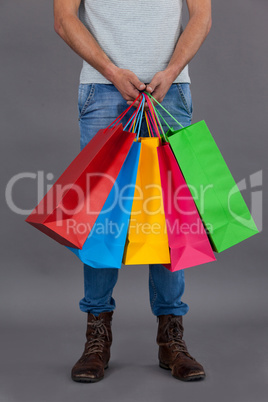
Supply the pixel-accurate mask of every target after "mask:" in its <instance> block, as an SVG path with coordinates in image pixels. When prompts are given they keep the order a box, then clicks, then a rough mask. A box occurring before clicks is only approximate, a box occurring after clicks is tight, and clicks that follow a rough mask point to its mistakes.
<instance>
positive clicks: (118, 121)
mask: <svg viewBox="0 0 268 402" xmlns="http://www.w3.org/2000/svg"><path fill="white" fill-rule="evenodd" d="M140 96H141V93H139V95H138V96H137V98H136V99H135V100H134V101H133V102H132V103H131V105H130V106H129V107H128V108H127V109H126V110H124V112H123V113H121V114H120V115H119V116H118V117H117V118H116V119H115V120H114V121H112V123H111V124H109V126H108V127H106V130H107V129H108V128H110V127H112V126H116V125H117V124H119V123H120V121H121V120H122V119H123V117H124V116H125V115H126V114H127V112H128V111H129V110H130V109H131V108H132V106H133V105H134V103H135V102H137V100H138V99H139V97H140Z"/></svg>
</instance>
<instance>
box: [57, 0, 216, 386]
mask: <svg viewBox="0 0 268 402" xmlns="http://www.w3.org/2000/svg"><path fill="white" fill-rule="evenodd" d="M186 1H187V6H188V11H189V21H188V24H187V25H186V27H185V30H184V31H182V27H181V12H182V2H183V0H168V1H166V0H157V1H152V0H125V1H124V0H102V1H99V0H54V15H55V31H56V32H57V33H58V34H59V35H60V36H61V37H62V39H63V40H64V41H65V42H66V43H67V44H68V45H69V46H70V47H71V48H72V49H73V50H74V51H75V52H76V53H77V54H78V55H79V56H80V57H81V58H82V59H83V68H82V71H81V75H80V85H79V101H78V106H79V124H80V132H81V137H80V139H81V140H80V145H81V148H83V147H84V146H85V145H86V144H87V143H88V142H89V141H90V139H91V138H92V137H93V136H94V135H95V134H96V133H97V131H98V130H99V129H100V128H103V127H106V126H108V125H109V124H110V123H111V122H112V121H113V120H114V119H115V118H116V117H117V116H118V115H119V114H120V113H122V112H123V111H124V110H125V109H126V107H127V106H128V105H129V104H131V103H132V102H133V101H134V100H135V99H136V98H137V96H138V95H139V91H143V90H145V89H146V91H147V92H149V93H151V94H152V95H153V96H154V98H155V99H156V100H157V101H158V102H160V103H162V104H163V106H164V107H166V109H167V110H169V111H170V112H171V113H172V114H173V115H174V117H176V119H177V120H178V121H180V122H181V123H182V124H183V125H184V126H187V125H189V124H191V117H192V100H191V92H190V78H189V74H188V63H189V61H190V60H191V59H192V58H193V56H194V55H195V54H196V52H197V51H198V49H199V48H200V46H201V45H202V43H203V41H204V39H205V38H206V36H207V34H208V32H209V30H210V27H211V0H186ZM78 13H79V16H78ZM135 106H137V105H136V104H135ZM126 118H127V117H126ZM167 121H168V124H172V125H174V122H172V121H171V120H169V118H167ZM141 130H142V131H141V136H144V135H147V134H146V125H145V121H144V119H143V121H142V129H141ZM117 276H118V270H117V269H113V268H110V269H94V268H92V267H90V266H87V265H85V266H84V281H85V296H84V298H83V299H82V300H81V301H80V309H81V310H82V311H84V312H87V313H88V314H87V324H88V325H87V333H86V338H87V341H86V344H85V349H84V352H83V354H82V356H81V358H80V359H79V360H78V361H77V363H76V364H75V365H74V367H73V369H72V379H73V380H74V381H80V382H96V381H99V380H101V379H102V378H103V377H104V369H105V368H107V367H108V361H109V358H110V346H111V342H112V332H111V320H112V315H113V310H114V309H115V301H114V299H113V297H112V292H113V288H114V286H115V284H116V281H117ZM149 292H150V303H151V308H152V312H153V314H154V315H156V316H157V317H158V324H159V325H158V333H157V343H158V345H159V364H160V367H162V368H165V369H170V370H171V371H172V375H173V376H174V377H175V378H177V379H180V380H183V381H189V380H199V379H202V378H204V377H205V371H204V368H203V367H202V365H201V364H200V363H198V362H197V361H196V360H195V359H194V358H193V357H192V356H191V355H190V354H189V352H188V350H187V347H186V344H185V342H184V340H183V339H182V337H183V325H182V316H183V315H185V314H186V313H187V311H188V306H187V305H186V304H185V303H183V302H182V301H181V297H182V295H183V292H184V272H183V271H177V272H174V273H171V272H170V271H168V270H167V269H166V268H165V267H163V266H162V265H159V264H158V265H156V264H154V265H150V267H149Z"/></svg>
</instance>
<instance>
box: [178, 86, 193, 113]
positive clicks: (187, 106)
mask: <svg viewBox="0 0 268 402" xmlns="http://www.w3.org/2000/svg"><path fill="white" fill-rule="evenodd" d="M177 87H178V90H179V94H180V96H181V98H182V102H183V104H184V106H185V109H186V111H187V113H189V115H190V116H191V115H192V112H191V111H190V108H189V105H188V102H187V100H186V98H185V96H184V93H183V90H182V88H181V86H180V84H178V85H177Z"/></svg>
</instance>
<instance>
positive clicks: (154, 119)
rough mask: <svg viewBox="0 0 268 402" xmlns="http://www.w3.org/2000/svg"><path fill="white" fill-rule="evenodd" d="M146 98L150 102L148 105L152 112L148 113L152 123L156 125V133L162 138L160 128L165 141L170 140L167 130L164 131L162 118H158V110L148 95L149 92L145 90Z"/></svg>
mask: <svg viewBox="0 0 268 402" xmlns="http://www.w3.org/2000/svg"><path fill="white" fill-rule="evenodd" d="M145 99H146V101H147V104H148V107H149V110H150V113H149V114H148V116H149V119H150V122H151V125H152V126H153V127H154V129H155V132H156V134H157V135H158V137H159V138H161V134H160V132H159V128H160V129H161V132H162V135H163V137H164V139H165V141H166V142H167V141H168V140H167V138H166V135H165V132H164V130H163V127H162V124H161V122H160V120H159V118H158V115H157V110H156V108H155V107H154V105H153V103H152V101H151V99H150V98H149V97H148V95H147V92H145ZM158 127H159V128H158Z"/></svg>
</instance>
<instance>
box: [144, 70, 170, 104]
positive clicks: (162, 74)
mask: <svg viewBox="0 0 268 402" xmlns="http://www.w3.org/2000/svg"><path fill="white" fill-rule="evenodd" d="M174 79H175V77H173V76H172V75H171V74H169V72H168V70H164V71H159V72H158V73H156V74H155V75H154V77H153V79H152V81H151V82H150V84H148V85H147V86H146V91H147V92H148V93H150V94H151V95H153V97H154V98H155V99H156V100H157V101H158V102H159V103H161V102H162V101H163V100H164V97H165V96H166V93H167V92H168V90H169V88H170V87H171V84H172V83H173V81H174Z"/></svg>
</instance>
